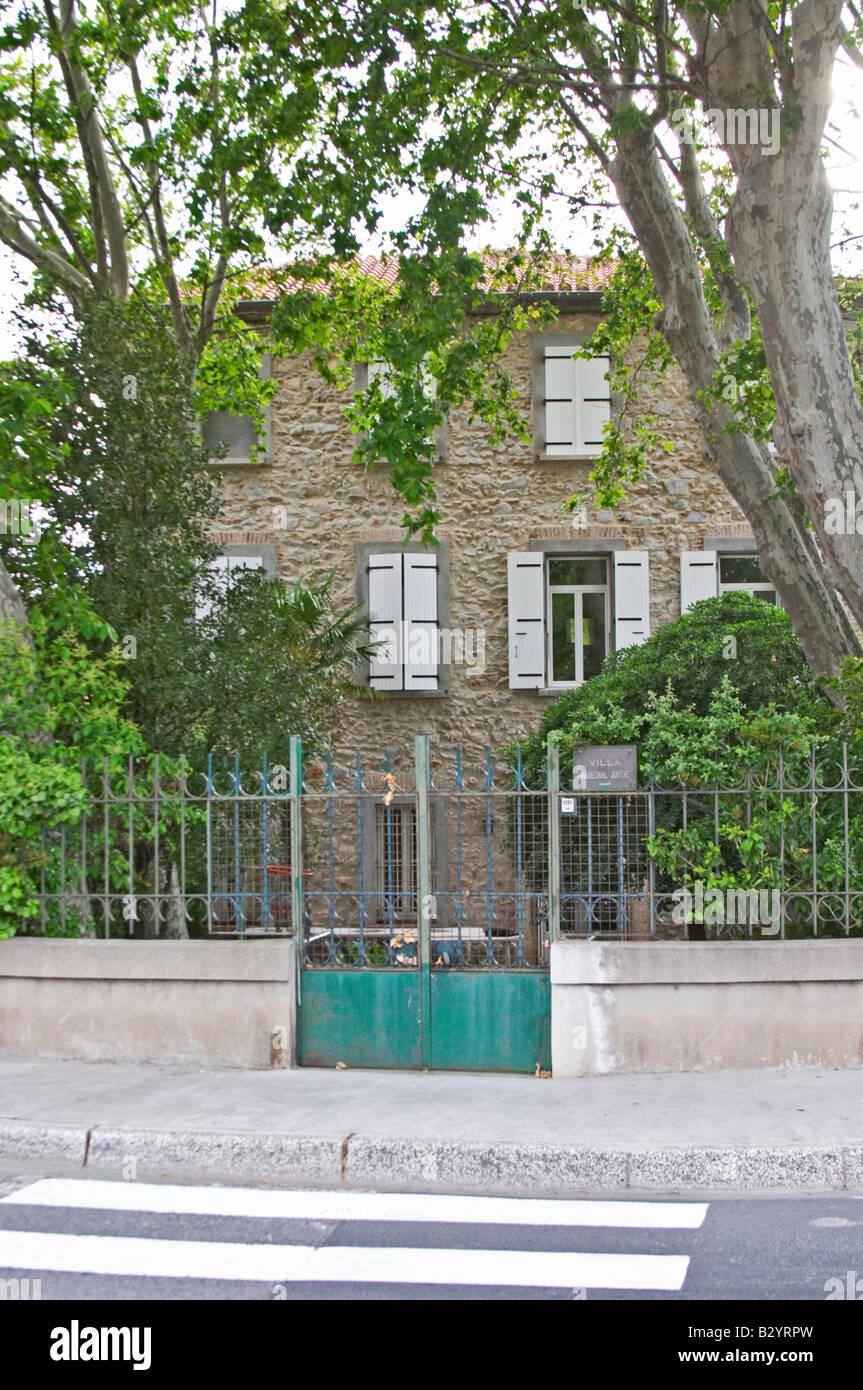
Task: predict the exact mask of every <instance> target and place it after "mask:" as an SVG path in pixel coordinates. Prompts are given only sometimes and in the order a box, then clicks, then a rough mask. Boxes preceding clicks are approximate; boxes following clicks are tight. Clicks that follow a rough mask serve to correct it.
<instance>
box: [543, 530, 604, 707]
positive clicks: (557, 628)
mask: <svg viewBox="0 0 863 1390" xmlns="http://www.w3.org/2000/svg"><path fill="white" fill-rule="evenodd" d="M546 580H547V586H548V588H547V597H546V612H547V613H548V615H549V620H548V629H547V633H546V641H547V645H548V653H547V669H548V684H549V685H581V683H582V682H583V681H585V680H586V679H587V678H588V677H589V676H595V675H598V673H599V672H600V670H601V669H602V663H603V661H604V660H605V658H606V656H607V655H608V649H609V643H610V640H611V634H610V632H609V626H608V622H609V605H608V561H607V560H606V559H604V558H601V559H589V558H587V557H585V558H583V559H582V558H579V559H560V558H557V557H556V558H554V559H549V560H548V562H547V565H546Z"/></svg>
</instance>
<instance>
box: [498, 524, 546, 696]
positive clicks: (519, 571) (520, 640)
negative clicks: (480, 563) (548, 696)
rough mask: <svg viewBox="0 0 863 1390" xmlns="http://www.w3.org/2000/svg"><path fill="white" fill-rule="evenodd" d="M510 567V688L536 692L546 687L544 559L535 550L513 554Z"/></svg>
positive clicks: (508, 599) (509, 555)
mask: <svg viewBox="0 0 863 1390" xmlns="http://www.w3.org/2000/svg"><path fill="white" fill-rule="evenodd" d="M506 563H507V613H508V620H509V688H510V690H537V689H539V688H540V687H541V686H543V685H545V623H544V621H543V609H544V587H545V586H544V574H545V566H544V561H543V557H542V555H541V554H539V553H538V552H537V551H534V550H511V551H510V552H509V554H508V555H507V557H506Z"/></svg>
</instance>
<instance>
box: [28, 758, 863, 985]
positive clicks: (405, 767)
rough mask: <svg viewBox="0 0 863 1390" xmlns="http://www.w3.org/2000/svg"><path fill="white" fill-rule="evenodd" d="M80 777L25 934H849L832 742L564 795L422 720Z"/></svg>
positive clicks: (383, 949)
mask: <svg viewBox="0 0 863 1390" xmlns="http://www.w3.org/2000/svg"><path fill="white" fill-rule="evenodd" d="M82 774H83V776H84V779H85V785H86V787H87V790H88V793H89V804H88V810H87V813H86V815H85V816H84V817H83V818H82V819H81V821H80V822H79V823H78V824H75V825H67V826H65V827H62V828H60V829H56V830H47V829H46V830H45V831H44V833H43V836H42V842H41V846H40V848H39V852H38V854H37V856H36V858H35V862H34V867H33V870H32V882H33V891H34V898H35V900H36V907H37V909H38V910H37V915H36V916H34V917H33V918H30V919H28V920H27V921H25V922H24V923H23V925H22V930H23V931H25V932H31V933H41V934H44V935H96V936H103V937H121V936H123V937H125V936H151V937H157V936H186V935H189V936H199V937H207V936H212V937H216V936H223V937H231V936H235V937H269V936H279V935H284V934H286V933H295V931H296V927H297V924H300V923H301V924H302V930H301V932H300V933H299V934H300V935H301V937H302V942H303V949H302V953H301V954H302V959H303V961H304V962H305V964H306V965H307V966H310V967H319V968H322V969H333V970H339V969H351V968H363V967H366V968H369V967H374V968H378V969H387V968H392V969H401V970H404V969H411V968H415V967H416V966H417V964H418V962H420V961H422V960H428V961H430V962H431V963H432V964H433V965H434V966H435V967H436V968H441V969H446V968H456V969H459V970H488V969H496V968H502V969H508V970H528V971H529V970H542V969H544V968H545V967H546V966H547V962H548V949H549V944H550V942H551V941H552V940H554V939H555V938H556V937H558V936H564V937H599V938H602V937H607V938H618V939H619V938H620V937H641V936H650V935H660V936H662V935H675V934H677V935H684V934H686V933H687V931H688V933H689V934H690V935H698V934H699V932H698V930H697V928H698V926H699V925H702V926H703V927H704V928H705V930H706V932H707V934H708V935H712V934H716V935H720V936H721V935H730V936H747V937H756V938H757V937H763V938H765V939H768V938H773V937H776V938H779V939H781V938H784V937H792V938H793V937H804V936H816V937H817V936H838V935H860V934H861V932H863V773H861V770H860V767H859V766H858V765H857V763H856V762H855V761H854V758H853V756H852V754H851V753H850V752H849V749H848V748H847V747H843V748H842V750H841V753H834V754H832V755H831V756H830V757H827V756H823V757H821V758H820V759H819V757H818V756H816V754H815V753H814V752H812V751H811V750H807V751H806V752H805V754H801V753H795V754H794V755H793V756H791V755H789V756H787V757H786V756H785V755H782V754H780V755H779V756H778V757H776V758H775V759H773V760H772V761H771V762H770V764H769V765H768V766H766V767H763V768H761V769H760V770H759V771H757V772H756V771H753V772H751V773H750V774H749V775H748V776H747V779H746V781H745V783H744V784H743V785H741V786H738V787H715V786H714V787H707V786H691V785H689V786H683V785H680V786H672V787H660V786H656V785H646V786H642V787H640V788H639V789H638V790H637V791H633V792H626V793H600V792H585V791H583V790H580V789H579V786H578V783H577V779H575V778H574V777H573V768H572V765H571V763H569V762H568V760H567V758H566V757H563V758H562V757H561V756H560V755H559V753H558V750H557V748H552V749H550V751H549V758H548V763H547V766H546V767H545V768H543V769H542V773H541V776H540V777H539V778H537V779H534V781H533V782H531V780H530V779H529V778H528V777H527V776H526V774H525V772H524V769H523V767H522V765H521V762H520V759H519V757H518V754H516V755H515V759H514V761H508V760H507V759H506V758H504V757H502V756H501V755H499V754H495V753H494V752H493V751H492V750H491V749H486V750H484V751H483V752H482V753H481V754H479V755H477V754H472V755H469V754H467V753H465V752H464V751H463V750H462V749H460V748H457V747H454V748H451V749H446V748H441V747H437V746H434V747H432V745H431V744H430V743H429V740H428V739H427V738H425V737H420V738H418V739H417V740H415V743H414V746H413V747H412V748H410V749H407V750H405V749H396V750H389V751H387V752H385V753H384V755H383V756H382V757H379V758H375V757H372V756H371V755H368V754H366V753H362V752H358V751H356V750H353V751H351V752H350V753H349V754H342V753H340V752H339V751H338V750H336V749H333V750H330V751H329V752H326V753H324V754H322V755H317V754H315V755H312V756H310V757H309V758H308V759H307V761H306V765H305V767H303V759H302V749H301V747H300V744H299V741H298V740H297V739H291V740H290V743H289V746H288V747H287V748H286V749H285V752H284V754H283V758H282V760H281V761H279V760H278V758H274V759H265V760H263V762H262V764H261V766H260V767H258V768H256V769H253V770H250V769H247V768H243V767H241V765H240V762H239V760H238V759H236V758H235V759H232V760H219V759H216V758H210V759H209V760H208V762H207V764H206V765H205V766H202V767H193V766H191V765H189V764H188V763H187V762H186V761H185V760H184V759H182V758H179V759H167V758H159V757H152V758H150V759H146V760H141V761H137V762H133V761H131V760H129V761H123V762H117V761H115V762H105V763H104V764H101V765H99V766H86V767H84V768H83V769H82ZM537 783H538V784H537ZM12 848H13V851H14V846H13V847H12ZM720 900H721V901H720Z"/></svg>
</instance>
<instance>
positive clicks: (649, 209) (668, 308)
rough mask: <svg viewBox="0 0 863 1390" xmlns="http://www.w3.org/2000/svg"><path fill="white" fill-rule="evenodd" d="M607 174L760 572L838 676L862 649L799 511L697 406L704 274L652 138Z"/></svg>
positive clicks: (642, 138)
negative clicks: (749, 529) (747, 528)
mask: <svg viewBox="0 0 863 1390" xmlns="http://www.w3.org/2000/svg"><path fill="white" fill-rule="evenodd" d="M610 174H611V177H612V179H613V181H614V184H615V188H616V190H617V194H618V197H619V199H620V202H621V205H622V207H623V208H624V210H625V212H626V214H627V216H628V217H629V220H630V222H631V223H632V226H633V230H634V231H635V233H636V236H637V237H638V239H639V241H640V243H641V247H642V250H643V252H644V255H645V258H646V260H647V263H648V266H649V268H650V271H651V274H652V276H653V279H654V282H655V284H656V287H657V290H658V292H659V296H660V298H661V300H662V304H663V311H662V314H661V315H660V318H659V322H658V327H659V328H660V329H661V331H662V333H663V334H664V336H665V338H666V341H667V342H668V345H669V347H670V348H671V351H672V353H673V354H674V357H675V358H676V360H677V362H678V364H679V366H680V369H681V371H682V373H683V375H684V378H685V380H686V383H687V386H688V388H689V393H690V396H691V398H692V401H693V404H694V407H695V410H696V413H697V416H698V420H699V424H700V425H701V430H702V434H703V436H704V441H705V446H706V448H707V451H708V453H709V455H710V457H711V459H712V460H713V462H714V464H715V466H716V469H717V472H718V474H719V477H720V478H721V480H722V482H723V483H724V484H725V486H726V487H727V488H728V491H729V492H730V493H731V495H732V497H733V498H734V499H735V501H736V502H737V503H738V505H739V506H740V508H741V510H742V511H743V513H744V515H745V516H746V517H747V519H748V520H749V522H750V524H751V526H752V529H753V532H754V534H755V539H756V541H757V544H758V549H759V555H760V557H761V563H762V568H763V569H764V572H765V574H766V575H767V577H768V578H769V579H770V581H771V582H772V583H773V584H775V586H776V589H777V591H778V592H779V594H780V597H781V599H782V602H783V604H784V605H785V607H786V608H787V610H788V612H789V615H790V617H791V620H792V623H793V624H794V630H795V632H796V634H797V636H798V638H799V640H800V643H801V646H802V647H803V650H804V652H805V654H806V658H807V660H808V661H809V664H810V665H811V667H812V669H813V670H814V671H816V672H818V673H823V674H826V675H835V674H836V673H837V672H838V670H839V667H840V665H841V663H842V660H843V658H844V657H845V656H847V655H849V654H852V653H855V652H856V653H859V643H858V641H857V638H856V636H855V633H854V629H853V627H852V625H851V623H850V622H849V620H848V616H847V614H846V611H845V609H844V607H843V605H842V603H841V601H840V599H839V597H838V595H837V594H836V592H835V588H834V585H833V583H831V578H830V576H829V575H828V574H826V573H825V570H824V567H823V564H822V562H821V559H820V557H819V555H818V551H817V549H816V547H815V545H814V543H813V539H812V536H811V534H810V533H809V532H808V531H807V529H806V525H805V520H804V518H803V517H802V516H801V514H800V509H799V507H795V505H794V501H793V499H791V498H789V497H787V496H786V495H785V494H784V493H782V492H779V491H778V490H777V487H776V482H775V478H774V474H773V466H772V461H771V459H770V455H769V452H768V450H767V449H766V447H765V446H763V445H761V444H759V443H758V442H757V441H756V440H754V439H752V438H751V437H749V436H748V435H744V434H733V433H726V432H725V429H726V427H727V426H728V425H729V424H731V423H732V418H733V417H732V414H731V412H730V410H729V409H728V408H727V407H726V406H725V405H723V404H722V403H721V402H719V403H717V404H716V405H715V406H714V408H713V409H712V410H709V409H708V408H707V405H706V404H705V403H704V401H703V399H699V394H698V393H699V392H704V391H709V390H710V389H711V388H712V387H713V385H714V378H715V375H716V372H717V371H718V369H719V357H720V345H719V339H718V334H717V329H716V325H715V324H714V321H713V318H712V315H711V313H710V310H709V308H708V305H707V302H706V299H705V296H704V288H703V282H702V274H701V267H700V265H699V263H698V258H697V256H696V254H695V249H694V246H693V243H692V240H691V237H690V234H689V231H688V228H687V226H686V223H685V221H684V218H683V215H682V212H681V210H680V208H679V206H678V204H677V202H676V200H675V198H674V196H673V194H672V191H671V189H670V187H669V185H668V182H667V180H666V178H665V175H664V173H663V170H662V167H661V165H660V161H659V155H658V152H657V149H656V144H655V141H654V137H653V135H652V133H651V132H649V131H647V132H646V131H636V132H633V133H630V134H628V135H626V136H624V137H622V138H621V140H620V142H619V144H618V149H617V154H616V157H615V159H614V160H613V162H612V165H611V168H610ZM831 291H832V285H831ZM833 294H834V298H835V291H833ZM846 356H847V351H846Z"/></svg>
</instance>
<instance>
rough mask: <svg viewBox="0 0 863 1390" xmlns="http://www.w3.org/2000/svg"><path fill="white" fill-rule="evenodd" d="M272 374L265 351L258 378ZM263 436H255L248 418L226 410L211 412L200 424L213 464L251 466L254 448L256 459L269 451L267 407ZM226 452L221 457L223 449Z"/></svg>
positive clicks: (269, 357) (270, 361)
mask: <svg viewBox="0 0 863 1390" xmlns="http://www.w3.org/2000/svg"><path fill="white" fill-rule="evenodd" d="M271 373H272V355H271V353H269V352H265V353H264V354H263V356H262V358H261V378H262V379H264V380H265V379H266V378H268V377H269V376H270V375H271ZM264 415H265V421H266V423H265V426H264V433H263V434H262V435H260V436H259V435H257V434H256V433H255V429H254V426H253V424H252V419H251V416H249V415H232V414H231V413H230V411H228V410H210V411H208V412H207V414H206V415H205V416H204V419H203V421H202V423H201V432H202V434H203V436H204V441H205V442H206V444H208V445H209V447H210V449H211V450H212V455H213V461H214V462H215V463H251V461H252V454H253V452H254V451H255V449H257V451H258V452H257V454H256V456H255V457H256V459H259V460H260V459H263V458H264V457H265V456H266V455H267V453H268V451H269V435H270V408H269V406H267V407H266V410H265V412H264ZM223 446H224V448H225V449H226V450H227V452H226V453H225V454H224V456H223V457H222V456H221V453H222V447H223Z"/></svg>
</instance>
